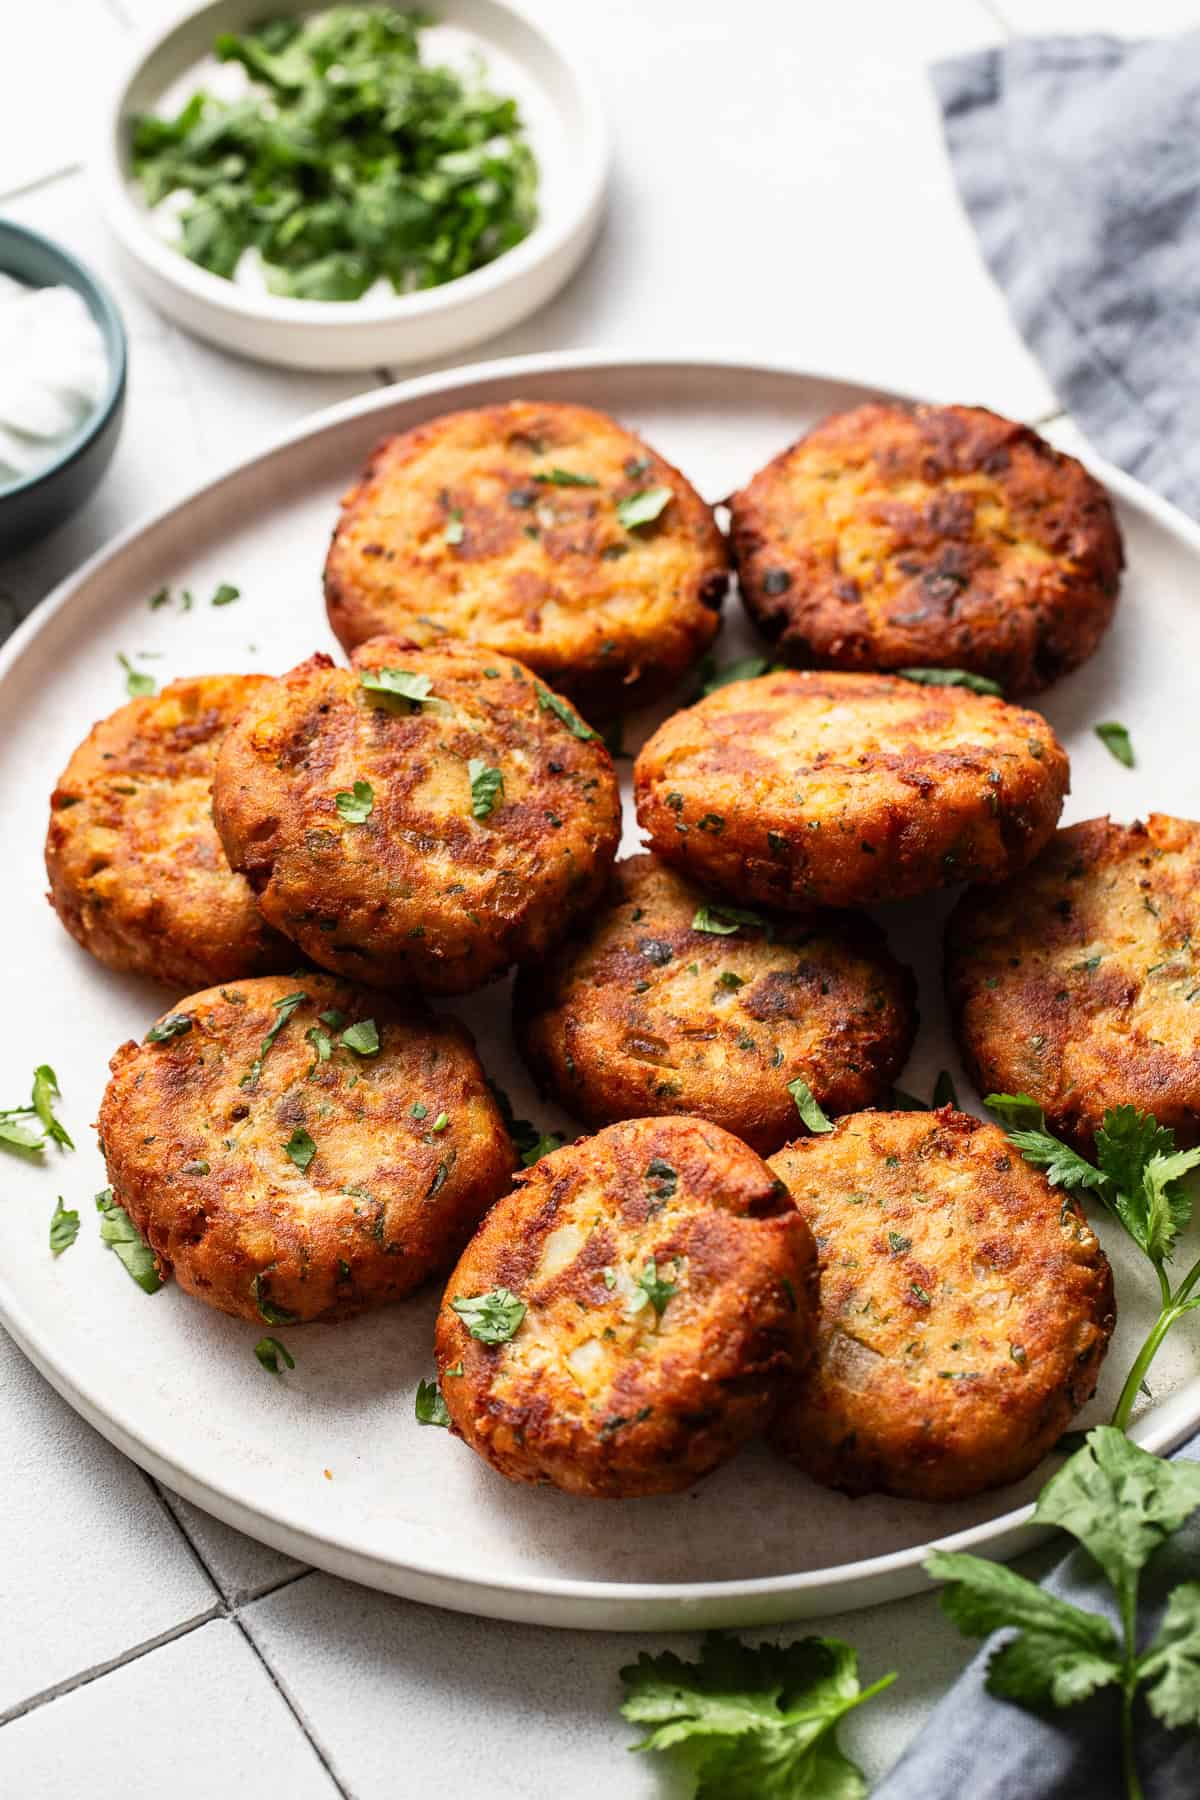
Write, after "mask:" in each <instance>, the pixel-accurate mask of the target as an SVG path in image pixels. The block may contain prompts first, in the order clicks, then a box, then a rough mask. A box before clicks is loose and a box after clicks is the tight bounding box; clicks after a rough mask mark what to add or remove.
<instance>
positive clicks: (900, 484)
mask: <svg viewBox="0 0 1200 1800" xmlns="http://www.w3.org/2000/svg"><path fill="white" fill-rule="evenodd" d="M730 509H731V514H732V536H733V544H734V551H735V555H736V559H737V566H738V575H739V580H740V583H741V590H742V594H743V596H744V598H745V601H746V605H747V608H748V609H749V611H750V613H751V615H752V616H753V618H754V619H755V620H756V622H757V623H758V625H759V626H760V627H761V629H762V630H763V631H764V632H765V633H766V635H767V636H768V637H769V638H771V639H773V640H774V641H775V642H776V643H777V645H778V648H779V650H780V652H781V653H782V654H783V655H784V656H785V657H786V658H787V660H788V661H789V662H793V663H798V664H799V665H800V666H801V667H812V668H835V669H903V668H907V667H911V666H914V665H916V666H934V667H938V668H961V669H970V670H974V671H975V672H976V673H977V674H980V675H987V676H990V677H991V679H992V680H994V681H998V682H999V683H1000V685H1001V686H1002V687H1003V688H1004V689H1005V691H1006V692H1007V693H1010V694H1033V693H1037V692H1038V691H1039V690H1040V689H1042V688H1045V687H1048V686H1049V685H1050V683H1051V682H1053V681H1057V680H1058V678H1059V676H1060V675H1065V674H1066V673H1067V671H1068V670H1070V669H1074V668H1075V667H1077V665H1078V664H1079V663H1081V662H1082V661H1083V660H1084V658H1085V657H1088V656H1090V655H1091V653H1092V651H1093V650H1094V649H1095V648H1096V645H1097V644H1098V643H1099V641H1100V638H1101V636H1102V635H1103V633H1104V631H1105V630H1106V629H1107V627H1108V624H1109V621H1110V620H1111V618H1112V615H1113V608H1114V607H1115V605H1116V600H1117V587H1118V583H1119V580H1120V573H1121V566H1122V563H1123V560H1124V558H1123V553H1122V547H1121V534H1120V531H1119V529H1118V526H1117V521H1116V518H1115V516H1114V513H1113V509H1112V505H1111V503H1110V501H1109V498H1108V495H1107V494H1106V493H1105V491H1104V489H1103V488H1102V487H1101V486H1100V484H1099V482H1098V481H1096V479H1095V478H1094V477H1093V476H1091V475H1089V474H1088V472H1087V470H1086V469H1085V468H1084V467H1083V465H1082V463H1079V462H1076V460H1075V458H1074V457H1073V456H1064V455H1063V454H1062V453H1061V452H1060V451H1058V450H1053V449H1051V447H1050V445H1049V444H1047V443H1046V442H1045V440H1044V439H1043V438H1040V437H1039V436H1038V435H1037V433H1036V432H1034V431H1030V430H1029V429H1028V427H1026V426H1024V425H1016V424H1014V423H1013V422H1012V420H1011V419H1002V418H1000V417H999V416H998V415H997V414H996V413H992V412H986V411H984V409H983V408H982V407H976V406H916V407H908V406H892V405H874V406H860V407H857V408H856V409H855V410H854V411H853V412H847V413H839V414H837V415H835V416H834V417H833V418H831V419H826V420H825V421H824V423H823V424H821V425H818V426H817V427H816V429H815V430H814V431H811V432H809V434H808V436H807V437H804V438H801V440H800V442H799V443H798V444H794V445H793V446H792V448H791V449H790V450H785V451H784V452H783V454H782V455H781V456H777V457H776V458H775V459H774V461H773V462H770V463H768V464H767V466H766V468H765V469H763V470H761V471H760V473H759V474H757V475H756V476H755V477H754V479H753V481H751V482H750V483H749V485H748V486H747V487H745V488H744V489H743V490H742V492H741V493H740V494H737V495H735V496H734V498H733V500H732V501H731V502H730Z"/></svg>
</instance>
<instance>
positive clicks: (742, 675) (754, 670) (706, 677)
mask: <svg viewBox="0 0 1200 1800" xmlns="http://www.w3.org/2000/svg"><path fill="white" fill-rule="evenodd" d="M775 667H777V665H776V664H775V663H772V662H771V661H770V659H769V658H768V657H766V656H742V657H739V658H738V660H737V661H736V662H731V663H726V664H725V667H724V668H723V669H719V668H718V667H717V661H716V658H715V657H714V656H712V655H709V656H706V657H705V658H704V661H703V662H702V663H701V664H700V698H701V699H702V700H703V699H704V697H705V695H706V694H715V693H716V691H717V689H718V688H723V687H729V686H730V685H731V683H733V682H735V681H754V680H755V679H756V677H758V676H759V675H767V674H769V673H770V672H771V670H772V669H774V668H775Z"/></svg>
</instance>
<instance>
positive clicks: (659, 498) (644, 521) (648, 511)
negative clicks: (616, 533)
mask: <svg viewBox="0 0 1200 1800" xmlns="http://www.w3.org/2000/svg"><path fill="white" fill-rule="evenodd" d="M671 498H672V495H671V490H670V488H669V487H652V488H643V489H642V490H641V491H640V492H639V493H636V494H630V496H629V498H628V499H627V500H618V501H617V517H618V519H620V521H621V523H622V525H623V526H624V527H625V529H626V531H636V530H637V528H638V526H639V525H651V524H653V522H654V520H655V519H657V518H658V516H659V514H660V513H661V512H663V511H664V509H665V508H666V507H667V506H668V505H669V503H670V501H671Z"/></svg>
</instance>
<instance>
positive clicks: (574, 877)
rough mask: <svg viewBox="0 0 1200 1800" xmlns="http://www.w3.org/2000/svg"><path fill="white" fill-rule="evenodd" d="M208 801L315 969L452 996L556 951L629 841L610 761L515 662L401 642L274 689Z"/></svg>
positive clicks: (320, 663)
mask: <svg viewBox="0 0 1200 1800" xmlns="http://www.w3.org/2000/svg"><path fill="white" fill-rule="evenodd" d="M371 682H375V683H377V684H378V683H380V682H382V683H384V684H385V686H384V688H383V689H380V688H379V687H378V686H376V687H371V686H369V685H366V684H368V683H371ZM406 695H409V696H414V697H408V698H406V697H405V696H406ZM339 796H340V797H341V798H339ZM213 797H214V805H215V813H216V820H217V828H218V830H219V831H220V833H221V838H222V841H223V843H224V845H225V848H226V851H227V852H228V855H229V859H230V861H231V862H232V863H233V866H234V867H235V868H237V869H240V870H242V871H243V872H244V873H245V874H246V875H247V876H248V877H249V880H250V882H251V884H252V886H253V887H254V889H255V891H256V892H257V894H258V897H259V903H260V905H261V907H262V910H263V913H264V914H265V916H266V917H267V918H268V919H269V920H270V921H271V923H272V924H273V925H275V926H277V927H278V929H279V930H280V931H284V932H286V933H287V935H288V936H289V937H291V938H292V939H294V941H295V942H296V943H297V944H299V945H300V946H301V947H302V948H303V949H304V951H305V952H306V953H307V955H309V956H310V957H311V958H312V960H313V961H314V962H317V963H320V964H322V965H323V966H324V967H326V968H330V969H333V970H335V971H336V972H338V973H340V974H345V975H354V976H357V977H359V978H361V979H362V980H363V981H366V982H368V983H370V984H371V985H372V986H381V987H391V986H402V985H405V984H408V983H411V984H413V985H414V986H416V987H419V988H424V989H427V990H429V991H430V992H433V993H443V994H451V993H462V992H464V991H466V990H467V989H469V988H474V987H479V986H481V985H482V984H483V983H484V982H486V981H489V980H491V978H492V977H493V976H495V975H498V974H500V973H501V971H502V970H504V969H505V968H507V967H508V965H509V964H510V963H512V962H521V961H524V960H526V959H528V958H530V957H534V956H540V955H541V954H542V953H543V952H544V951H545V950H546V949H547V948H548V947H549V946H550V945H551V944H552V943H553V942H556V941H557V939H558V938H559V937H561V936H562V935H563V933H564V932H566V931H567V930H568V929H569V927H570V924H571V921H572V920H573V919H574V918H575V917H576V916H577V915H578V914H579V913H581V912H583V911H586V909H587V908H588V907H589V906H590V905H591V904H592V903H593V901H594V900H595V899H596V897H597V895H598V894H599V893H601V892H602V891H603V888H604V885H605V882H606V881H607V878H608V871H609V867H610V865H611V862H612V858H613V856H614V854H615V852H616V847H617V839H618V837H619V835H620V799H619V796H618V793H617V784H616V778H615V776H614V774H613V767H612V759H611V758H610V756H609V754H608V752H607V750H606V749H605V748H604V745H603V744H602V743H601V741H600V740H599V738H597V737H596V735H595V733H594V732H592V731H591V729H590V728H589V727H588V726H587V725H585V724H584V723H583V722H582V720H581V719H580V718H579V716H578V714H577V713H576V712H575V711H574V710H573V709H572V708H571V707H570V706H569V705H568V704H567V702H566V701H565V700H562V699H560V698H559V696H558V695H556V694H554V693H552V692H551V690H550V689H548V688H547V687H545V686H544V685H543V684H542V683H541V682H540V681H539V680H538V679H537V678H536V677H535V676H533V675H532V674H531V673H530V671H529V670H528V669H526V668H524V667H523V666H522V665H521V664H520V663H515V662H512V661H511V660H509V659H508V658H498V657H495V656H493V655H489V654H488V653H487V652H486V651H479V650H475V649H470V648H467V647H466V646H464V645H441V646H439V647H437V648H435V649H432V650H415V649H413V648H412V647H411V646H406V645H403V644H400V643H397V642H396V641H395V640H394V639H390V638H377V639H375V640H373V641H372V642H371V643H370V644H365V645H363V646H362V647H361V649H359V650H358V651H357V652H356V653H355V656H354V667H353V668H352V669H338V668H335V667H334V666H333V664H332V662H331V661H330V659H329V658H328V657H327V656H314V657H311V658H310V659H309V661H308V662H306V663H301V665H300V667H299V668H297V669H293V670H292V671H291V673H290V674H288V675H285V676H283V677H282V678H281V679H280V680H279V681H274V682H271V683H269V684H268V685H267V686H265V687H263V688H262V689H260V690H259V692H258V693H257V694H256V696H255V698H254V701H253V703H252V704H251V706H250V707H249V708H248V710H247V711H246V712H245V714H244V715H243V716H242V718H241V719H240V720H239V722H238V724H237V726H236V728H235V729H234V730H233V731H231V732H230V734H229V736H228V738H227V739H226V742H225V745H224V747H223V749H222V752H221V756H220V758H219V760H218V764H217V775H216V781H215V784H214V796H213Z"/></svg>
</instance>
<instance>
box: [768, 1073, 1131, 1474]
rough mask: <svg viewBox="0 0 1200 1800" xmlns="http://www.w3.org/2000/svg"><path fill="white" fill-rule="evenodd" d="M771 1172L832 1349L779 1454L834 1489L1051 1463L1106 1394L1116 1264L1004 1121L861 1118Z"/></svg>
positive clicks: (782, 1415)
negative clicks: (810, 1242) (779, 1182)
mask: <svg viewBox="0 0 1200 1800" xmlns="http://www.w3.org/2000/svg"><path fill="white" fill-rule="evenodd" d="M770 1167H771V1168H772V1169H774V1171H775V1173H776V1174H777V1175H779V1176H780V1177H781V1178H782V1179H783V1180H784V1181H785V1182H786V1183H787V1185H788V1187H789V1189H790V1190H791V1194H792V1198H793V1199H794V1200H795V1202H796V1205H797V1206H798V1207H799V1208H800V1211H801V1212H802V1213H803V1214H804V1216H805V1218H806V1219H807V1220H808V1222H809V1224H810V1225H811V1227H812V1229H813V1231H814V1233H815V1234H816V1240H817V1246H818V1250H819V1252H820V1269H821V1286H820V1295H821V1303H820V1323H819V1326H818V1332H817V1354H816V1358H815V1361H814V1362H813V1364H812V1366H811V1368H810V1371H809V1373H808V1375H807V1377H805V1378H803V1379H802V1380H801V1381H799V1382H798V1383H796V1384H795V1385H794V1387H793V1389H792V1391H791V1394H790V1395H789V1398H788V1399H787V1400H786V1401H785V1402H784V1403H783V1405H782V1406H781V1408H780V1411H779V1414H778V1417H777V1421H776V1425H775V1431H774V1441H775V1444H776V1447H777V1448H778V1449H780V1450H781V1451H782V1452H783V1453H784V1455H786V1456H788V1457H790V1458H791V1460H792V1461H794V1462H795V1463H796V1464H797V1465H798V1466H799V1467H800V1468H802V1469H804V1470H806V1471H807V1473H808V1474H810V1475H812V1476H813V1477H814V1478H815V1479H816V1480H817V1481H820V1482H823V1483H824V1484H825V1485H826V1486H828V1487H835V1488H841V1489H843V1490H844V1491H845V1492H847V1493H851V1494H865V1493H870V1492H882V1493H887V1494H896V1495H899V1496H901V1497H903V1498H908V1499H914V1500H964V1499H967V1498H968V1497H969V1496H970V1495H972V1494H978V1493H982V1492H984V1491H985V1490H986V1489H988V1488H993V1487H1003V1486H1004V1485H1005V1484H1006V1483H1007V1482H1010V1481H1017V1480H1019V1479H1020V1477H1022V1476H1023V1475H1027V1474H1028V1473H1029V1471H1030V1470H1031V1469H1033V1468H1035V1467H1036V1466H1037V1464H1038V1463H1039V1462H1040V1461H1041V1459H1042V1457H1043V1456H1045V1454H1046V1453H1047V1451H1048V1450H1049V1449H1050V1448H1051V1446H1052V1445H1053V1444H1054V1442H1055V1440H1056V1439H1057V1438H1058V1437H1059V1435H1060V1433H1061V1432H1062V1431H1063V1430H1064V1428H1065V1427H1066V1425H1067V1424H1068V1423H1069V1421H1070V1419H1071V1418H1072V1417H1073V1415H1074V1414H1075V1413H1076V1412H1077V1411H1078V1409H1079V1407H1081V1406H1082V1405H1083V1404H1084V1402H1085V1401H1086V1400H1088V1399H1089V1398H1090V1396H1091V1394H1092V1393H1093V1391H1094V1389H1095V1386H1096V1378H1097V1375H1098V1373H1099V1369H1100V1364H1101V1362H1102V1361H1103V1359H1104V1353H1105V1351H1106V1349H1107V1348H1108V1340H1109V1337H1110V1336H1111V1334H1112V1328H1113V1323H1114V1319H1115V1305H1116V1303H1115V1301H1114V1298H1113V1286H1112V1271H1111V1270H1110V1268H1109V1266H1108V1259H1107V1257H1106V1256H1105V1254H1104V1252H1103V1250H1102V1249H1101V1248H1100V1244H1099V1241H1098V1240H1097V1238H1096V1236H1095V1234H1094V1233H1093V1232H1092V1229H1091V1227H1090V1226H1089V1225H1088V1223H1087V1221H1086V1220H1085V1218H1084V1217H1083V1214H1082V1213H1081V1212H1080V1210H1079V1208H1078V1205H1077V1203H1076V1202H1075V1200H1073V1199H1072V1198H1070V1197H1068V1196H1066V1195H1064V1194H1063V1192H1062V1191H1061V1190H1060V1189H1055V1188H1052V1187H1051V1186H1050V1184H1049V1182H1048V1181H1047V1180H1046V1178H1045V1176H1044V1175H1042V1174H1041V1173H1040V1172H1039V1171H1038V1170H1036V1169H1032V1168H1031V1167H1030V1166H1029V1164H1028V1163H1026V1162H1024V1161H1022V1159H1021V1157H1020V1156H1019V1155H1018V1154H1017V1152H1016V1151H1015V1150H1014V1149H1013V1148H1012V1146H1011V1145H1010V1144H1009V1142H1008V1140H1007V1138H1006V1137H1005V1136H1004V1133H1003V1132H1001V1131H998V1130H997V1128H996V1127H995V1126H994V1125H985V1124H983V1123H982V1122H981V1121H980V1120H979V1119H973V1118H968V1117H967V1116H966V1115H965V1114H964V1113H958V1112H955V1111H954V1110H953V1109H952V1108H950V1107H945V1108H943V1109H942V1111H941V1112H936V1113H925V1112H902V1113H858V1114H855V1115H852V1116H851V1117H849V1118H845V1119H842V1120H841V1121H840V1123H839V1124H838V1125H837V1127H836V1128H835V1129H834V1130H833V1131H832V1132H830V1133H828V1135H826V1136H822V1137H812V1138H802V1139H801V1140H800V1141H799V1142H798V1143H795V1144H791V1145H789V1146H788V1148H787V1149H786V1150H781V1151H780V1152H779V1154H778V1156H773V1157H772V1158H771V1161H770Z"/></svg>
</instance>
